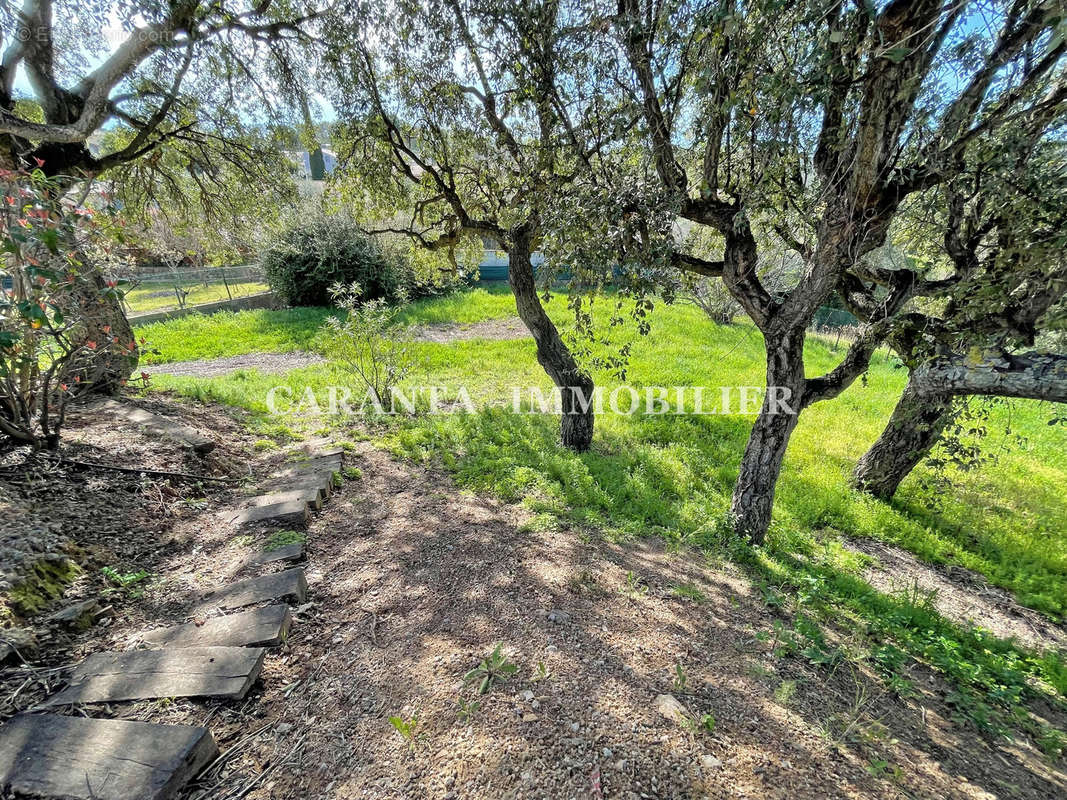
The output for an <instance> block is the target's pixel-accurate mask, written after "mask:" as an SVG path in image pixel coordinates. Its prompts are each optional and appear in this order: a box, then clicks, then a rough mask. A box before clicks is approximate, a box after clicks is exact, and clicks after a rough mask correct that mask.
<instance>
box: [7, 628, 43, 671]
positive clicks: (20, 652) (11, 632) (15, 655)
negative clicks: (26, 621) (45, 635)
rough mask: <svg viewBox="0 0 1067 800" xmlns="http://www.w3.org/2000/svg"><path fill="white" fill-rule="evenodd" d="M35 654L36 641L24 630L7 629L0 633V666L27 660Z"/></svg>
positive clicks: (30, 632) (31, 633)
mask: <svg viewBox="0 0 1067 800" xmlns="http://www.w3.org/2000/svg"><path fill="white" fill-rule="evenodd" d="M36 652H37V639H36V637H35V636H34V635H33V632H32V631H29V630H26V629H25V628H7V629H5V630H2V631H0V664H3V663H5V662H7V661H18V660H19V659H20V658H21V659H25V660H28V659H29V658H30V657H31V656H32V655H34V654H35V653H36Z"/></svg>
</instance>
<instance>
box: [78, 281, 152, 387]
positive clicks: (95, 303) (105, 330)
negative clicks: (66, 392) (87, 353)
mask: <svg viewBox="0 0 1067 800" xmlns="http://www.w3.org/2000/svg"><path fill="white" fill-rule="evenodd" d="M85 269H87V270H90V274H88V275H86V279H85V280H84V281H78V282H77V283H76V284H75V287H74V289H73V290H72V292H71V293H70V295H69V296H68V297H66V298H64V301H65V304H69V308H67V309H64V310H65V312H66V314H67V316H68V317H72V318H74V319H77V320H78V321H79V322H80V323H81V326H82V327H81V330H82V335H83V337H84V339H85V341H89V342H96V343H97V345H98V349H100V350H103V348H104V347H105V345H106V344H107V343H109V342H111V341H112V340H113V339H117V340H118V341H117V343H116V344H115V345H113V346H111V347H110V348H107V349H106V350H104V351H103V352H102V353H98V354H96V355H94V356H93V370H92V371H93V375H94V376H95V378H94V380H93V381H92V383H91V384H90V385H88V386H87V387H86V390H87V391H89V392H92V393H96V394H114V393H115V392H117V391H118V390H119V387H120V386H122V384H123V383H124V382H125V381H126V379H127V378H129V377H130V375H131V374H133V371H134V370H135V369H136V368H137V362H138V360H139V355H138V348H137V344H136V341H135V339H134V335H133V328H132V327H131V326H130V322H129V320H128V319H126V314H125V312H124V311H123V310H122V301H121V300H119V298H118V297H117V296H115V294H114V293H113V292H109V291H108V289H107V283H106V282H105V281H104V277H103V276H102V275H101V274H100V271H99V270H97V269H96V268H95V267H90V266H86V267H85Z"/></svg>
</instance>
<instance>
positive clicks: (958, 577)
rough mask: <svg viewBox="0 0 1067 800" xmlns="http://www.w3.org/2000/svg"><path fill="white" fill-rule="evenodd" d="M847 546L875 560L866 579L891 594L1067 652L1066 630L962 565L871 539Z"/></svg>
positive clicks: (1023, 641)
mask: <svg viewBox="0 0 1067 800" xmlns="http://www.w3.org/2000/svg"><path fill="white" fill-rule="evenodd" d="M845 546H846V547H848V548H849V549H851V550H854V551H856V552H860V553H865V554H867V555H869V556H873V557H874V558H875V559H876V562H875V564H874V565H872V566H871V567H869V568H868V569H866V570H865V571H864V574H863V577H864V578H865V579H866V580H867V581H868V582H869V583H870V584H871V585H872V586H873V587H875V588H876V589H878V590H879V591H882V592H885V593H887V594H901V593H907V594H908V595H910V596H911V597H912V598H913V599H914V600H917V601H924V600H925V601H926V602H929V603H930V604H931V605H933V607H934V608H936V609H937V610H938V611H939V612H940V613H941V614H942V615H943V616H945V617H947V618H948V619H951V620H953V621H955V622H958V623H960V624H974V625H980V626H981V627H983V628H985V629H986V630H988V631H991V632H992V633H994V634H995V635H996V636H999V637H1001V638H1002V639H1007V638H1010V637H1014V638H1015V639H1016V640H1018V641H1019V642H1020V643H1021V644H1023V645H1025V646H1027V647H1033V648H1037V649H1044V648H1047V647H1050V646H1051V647H1067V629H1065V628H1064V627H1063V626H1062V625H1056V624H1055V623H1053V622H1050V621H1049V620H1048V619H1046V618H1045V617H1044V616H1042V615H1041V614H1039V613H1038V612H1036V611H1034V610H1033V609H1031V608H1027V607H1026V606H1023V605H1020V604H1019V602H1018V601H1017V600H1016V599H1015V598H1014V597H1013V596H1012V594H1011V592H1008V591H1005V590H1004V589H1000V588H998V587H996V586H993V585H991V584H990V583H989V582H988V581H987V580H986V579H985V578H984V577H982V576H981V575H979V574H977V573H975V572H971V571H970V570H969V569H966V568H964V567H960V566H935V565H932V564H927V563H926V562H924V561H920V560H919V559H918V558H916V557H915V556H914V555H912V554H911V553H909V552H908V551H907V550H904V549H902V548H900V547H893V546H892V545H888V544H885V543H884V542H877V541H874V540H872V539H853V540H851V541H848V542H846V543H845Z"/></svg>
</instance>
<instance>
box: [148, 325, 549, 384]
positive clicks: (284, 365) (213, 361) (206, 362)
mask: <svg viewBox="0 0 1067 800" xmlns="http://www.w3.org/2000/svg"><path fill="white" fill-rule="evenodd" d="M529 335H530V332H529V330H527V328H526V326H525V325H523V324H522V320H520V319H519V318H518V317H511V318H509V319H493V320H487V321H485V322H475V323H471V324H467V325H459V324H453V323H442V324H439V325H422V326H420V327H418V328H415V329H414V331H413V337H414V338H415V340H416V341H420V342H437V343H439V344H448V343H449V342H456V341H462V340H466V339H524V338H526V337H527V336H529ZM324 363H326V359H324V358H323V357H322V356H320V355H317V354H316V353H308V352H305V351H295V352H292V353H247V354H245V355H240V356H228V357H226V358H206V359H200V360H198V361H172V362H171V363H169V364H149V365H147V366H146V367H145V371H146V372H148V374H150V375H177V376H180V377H186V378H218V377H220V376H222V375H229V374H230V373H231V372H236V371H237V370H239V369H258V370H259V371H260V372H263V373H267V374H274V373H280V372H288V371H289V370H293V369H300V368H301V367H309V366H311V365H313V364H324Z"/></svg>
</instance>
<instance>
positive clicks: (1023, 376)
mask: <svg viewBox="0 0 1067 800" xmlns="http://www.w3.org/2000/svg"><path fill="white" fill-rule="evenodd" d="M912 382H913V384H914V385H915V387H916V388H917V389H918V391H919V392H920V394H922V395H927V396H933V395H938V394H941V395H944V394H952V395H988V396H994V397H1017V398H1028V399H1032V400H1048V401H1052V402H1056V403H1067V354H1064V353H1047V352H1031V353H1021V354H1011V353H1001V354H996V355H988V356H985V357H983V358H982V359H980V360H975V359H973V358H971V357H969V356H966V355H961V354H958V353H952V354H947V355H941V356H938V357H936V358H934V359H932V360H930V361H929V362H927V363H925V364H923V365H921V366H919V367H917V368H916V369H915V371H914V373H913V374H912Z"/></svg>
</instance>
